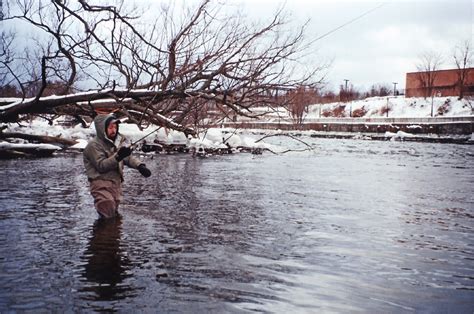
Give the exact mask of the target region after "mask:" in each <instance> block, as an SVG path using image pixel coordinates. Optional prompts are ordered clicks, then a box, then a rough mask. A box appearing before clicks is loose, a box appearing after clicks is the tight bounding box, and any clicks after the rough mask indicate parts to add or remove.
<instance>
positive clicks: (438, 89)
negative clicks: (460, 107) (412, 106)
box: [405, 68, 474, 97]
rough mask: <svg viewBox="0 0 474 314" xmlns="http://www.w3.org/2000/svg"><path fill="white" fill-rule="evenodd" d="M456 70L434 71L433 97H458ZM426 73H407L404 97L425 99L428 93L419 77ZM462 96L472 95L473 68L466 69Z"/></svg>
mask: <svg viewBox="0 0 474 314" xmlns="http://www.w3.org/2000/svg"><path fill="white" fill-rule="evenodd" d="M458 71H459V70H457V69H451V70H440V71H434V73H435V75H436V77H435V81H434V86H433V91H434V96H441V97H445V96H459V94H460V91H459V85H458V84H457V82H458ZM424 73H427V72H411V73H407V76H406V86H405V97H427V96H431V95H429V91H428V89H427V88H426V87H423V85H422V81H421V80H420V76H421V75H423V74H424ZM464 95H465V96H468V95H474V68H469V69H468V74H467V78H466V82H465V86H464Z"/></svg>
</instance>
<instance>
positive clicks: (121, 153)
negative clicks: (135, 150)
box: [115, 146, 132, 161]
mask: <svg viewBox="0 0 474 314" xmlns="http://www.w3.org/2000/svg"><path fill="white" fill-rule="evenodd" d="M131 153H132V149H131V148H130V147H127V146H122V147H120V148H119V150H118V152H117V154H116V155H115V159H117V161H121V160H122V159H124V158H126V157H128V156H130V154H131Z"/></svg>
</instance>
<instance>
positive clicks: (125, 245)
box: [0, 139, 474, 313]
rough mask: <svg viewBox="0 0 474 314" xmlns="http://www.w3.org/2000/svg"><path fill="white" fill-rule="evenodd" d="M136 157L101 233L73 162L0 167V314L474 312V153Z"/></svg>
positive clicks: (323, 145) (78, 164)
mask: <svg viewBox="0 0 474 314" xmlns="http://www.w3.org/2000/svg"><path fill="white" fill-rule="evenodd" d="M305 140H306V141H310V142H312V143H313V145H314V147H315V152H314V153H310V152H306V153H289V154H285V155H283V156H274V155H271V154H264V155H261V156H254V155H250V154H238V155H230V156H221V157H211V158H206V159H193V158H192V157H190V156H187V155H174V156H166V155H160V156H156V157H155V158H154V159H151V158H149V157H147V158H146V159H145V161H146V163H147V165H148V166H149V168H150V169H151V170H152V171H153V176H152V177H151V178H149V179H145V178H142V177H141V176H140V175H139V174H138V173H137V172H135V171H133V170H129V171H127V172H126V182H125V200H124V202H123V204H122V206H121V212H122V214H123V218H122V220H121V221H114V222H109V223H100V222H98V221H97V219H96V218H97V215H96V213H95V210H94V209H93V204H92V198H91V197H90V196H89V193H88V183H87V181H86V178H85V176H84V174H83V168H82V159H81V158H82V157H81V155H68V156H59V157H55V158H49V159H27V160H9V161H0V170H1V177H2V179H1V182H0V312H6V311H13V312H29V311H31V312H50V311H53V312H64V311H68V312H89V311H104V310H105V311H108V310H110V311H120V312H178V313H181V312H192V313H203V312H213V313H222V312H251V311H258V312H261V311H263V312H279V313H287V312H298V313H305V312H308V313H315V312H336V313H348V312H351V313H357V312H369V313H392V312H452V313H472V312H473V311H474V197H473V192H474V191H473V186H474V184H473V183H474V165H473V160H474V158H473V157H474V146H461V145H446V144H444V145H441V144H420V143H398V142H368V141H341V140H321V139H320V140H313V139H305Z"/></svg>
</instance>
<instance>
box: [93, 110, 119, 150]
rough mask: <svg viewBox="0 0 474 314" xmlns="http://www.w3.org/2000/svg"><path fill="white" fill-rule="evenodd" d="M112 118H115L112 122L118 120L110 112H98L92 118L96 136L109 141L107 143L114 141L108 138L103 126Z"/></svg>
mask: <svg viewBox="0 0 474 314" xmlns="http://www.w3.org/2000/svg"><path fill="white" fill-rule="evenodd" d="M112 120H115V121H114V122H116V121H118V120H117V118H116V117H115V116H114V115H111V114H100V115H98V116H96V117H95V119H94V126H95V132H96V134H97V137H98V138H99V139H100V140H101V141H104V142H109V143H112V144H113V143H114V141H113V140H111V139H110V138H108V136H107V132H106V129H105V126H106V125H108V124H109V123H110V122H112ZM117 134H118V129H117Z"/></svg>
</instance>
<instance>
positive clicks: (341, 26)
mask: <svg viewBox="0 0 474 314" xmlns="http://www.w3.org/2000/svg"><path fill="white" fill-rule="evenodd" d="M386 4H387V3H386V2H385V3H382V4H381V5H379V6H377V7H375V8H373V9H370V10H369V11H367V12H365V13H362V14H361V15H359V16H357V17H355V18H353V19H352V20H350V21H348V22H346V23H344V24H342V25H340V26H338V27H336V28H334V29H332V30H330V31H329V32H327V33H325V34H323V35H321V36H319V37H318V38H316V39H315V40H313V42H315V41H318V40H320V39H322V38H324V37H326V36H328V35H330V34H332V33H334V32H336V31H338V30H340V29H341V28H343V27H344V26H347V25H349V24H351V23H353V22H355V21H357V20H359V19H361V18H362V17H364V16H366V15H367V14H369V13H371V12H373V11H375V10H378V9H380V8H381V7H383V6H384V5H386Z"/></svg>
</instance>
